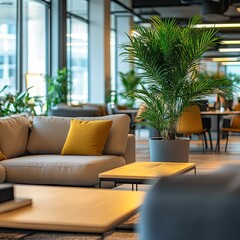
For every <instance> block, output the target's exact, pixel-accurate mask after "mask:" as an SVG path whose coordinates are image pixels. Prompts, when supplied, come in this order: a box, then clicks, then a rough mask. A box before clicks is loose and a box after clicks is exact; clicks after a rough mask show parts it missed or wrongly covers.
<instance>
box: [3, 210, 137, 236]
mask: <svg viewBox="0 0 240 240" xmlns="http://www.w3.org/2000/svg"><path fill="white" fill-rule="evenodd" d="M138 221H139V214H135V215H134V216H132V217H131V218H129V219H128V220H127V221H125V222H124V223H122V224H120V225H118V226H117V227H116V228H115V229H113V230H111V231H109V232H106V233H105V235H104V238H102V236H100V235H97V234H85V233H67V232H51V231H34V230H19V229H5V228H4V229H3V228H0V239H4V240H15V239H24V240H34V239H36V240H55V239H57V240H99V239H105V240H123V239H127V240H137V239H138V233H137V228H138V227H137V224H138Z"/></svg>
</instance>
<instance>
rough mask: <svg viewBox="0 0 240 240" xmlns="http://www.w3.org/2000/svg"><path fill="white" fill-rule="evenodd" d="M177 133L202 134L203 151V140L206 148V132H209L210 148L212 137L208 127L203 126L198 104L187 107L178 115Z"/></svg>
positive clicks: (185, 134)
mask: <svg viewBox="0 0 240 240" xmlns="http://www.w3.org/2000/svg"><path fill="white" fill-rule="evenodd" d="M177 132H178V134H182V135H184V136H191V135H192V134H196V135H202V147H203V153H204V142H205V147H206V148H208V144H207V138H206V132H208V134H209V140H210V145H211V149H212V138H211V133H210V129H207V128H203V123H202V117H201V113H200V108H199V106H198V105H193V106H190V107H188V108H187V109H186V110H185V111H184V112H183V114H182V116H181V117H180V119H179V121H178V127H177Z"/></svg>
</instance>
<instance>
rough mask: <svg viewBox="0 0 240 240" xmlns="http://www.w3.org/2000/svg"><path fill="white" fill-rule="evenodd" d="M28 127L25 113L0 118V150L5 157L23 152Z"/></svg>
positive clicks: (16, 155) (12, 156) (15, 155)
mask: <svg viewBox="0 0 240 240" xmlns="http://www.w3.org/2000/svg"><path fill="white" fill-rule="evenodd" d="M29 129H30V128H29V121H28V118H27V116H25V115H13V116H9V117H3V118H0V151H1V152H2V154H3V155H4V156H5V157H6V158H14V157H18V156H21V155H23V154H24V153H25V150H26V146H27V141H28V134H29Z"/></svg>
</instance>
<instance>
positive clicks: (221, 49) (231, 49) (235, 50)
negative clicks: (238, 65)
mask: <svg viewBox="0 0 240 240" xmlns="http://www.w3.org/2000/svg"><path fill="white" fill-rule="evenodd" d="M218 51H219V52H240V48H219V49H218Z"/></svg>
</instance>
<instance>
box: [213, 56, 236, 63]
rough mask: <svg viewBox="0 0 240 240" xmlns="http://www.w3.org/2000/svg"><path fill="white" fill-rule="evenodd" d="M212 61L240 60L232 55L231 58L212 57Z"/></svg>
mask: <svg viewBox="0 0 240 240" xmlns="http://www.w3.org/2000/svg"><path fill="white" fill-rule="evenodd" d="M212 61H214V62H224V61H225V62H226V61H227V62H230V61H238V58H234V57H232V58H230V57H225V58H220V57H219V58H212Z"/></svg>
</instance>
